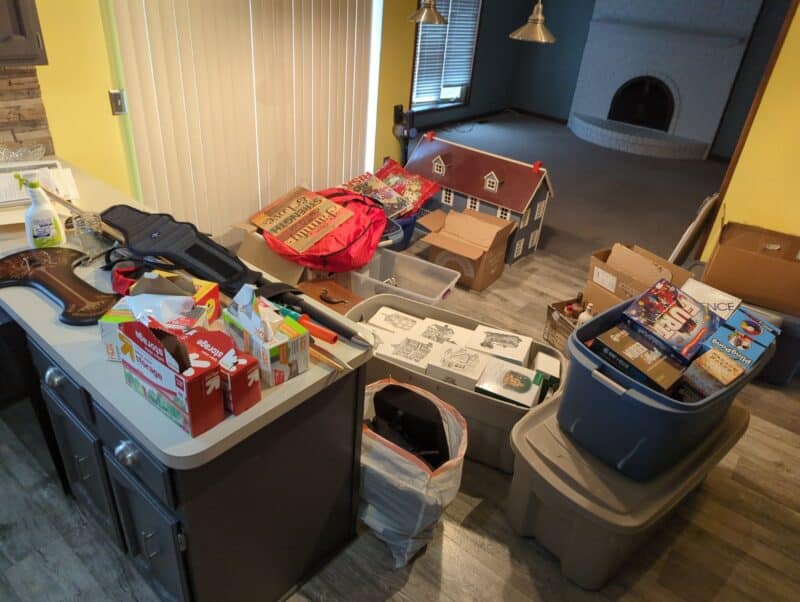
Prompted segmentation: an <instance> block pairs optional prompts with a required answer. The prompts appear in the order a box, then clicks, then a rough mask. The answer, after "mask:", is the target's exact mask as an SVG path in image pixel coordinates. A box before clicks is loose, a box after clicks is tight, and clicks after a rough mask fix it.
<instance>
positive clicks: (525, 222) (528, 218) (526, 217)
mask: <svg viewBox="0 0 800 602" xmlns="http://www.w3.org/2000/svg"><path fill="white" fill-rule="evenodd" d="M529 221H531V210H530V207H529V208H528V209H526V210H525V213H523V214H522V227H523V228H524V227H525V226H527V225H528V222H529Z"/></svg>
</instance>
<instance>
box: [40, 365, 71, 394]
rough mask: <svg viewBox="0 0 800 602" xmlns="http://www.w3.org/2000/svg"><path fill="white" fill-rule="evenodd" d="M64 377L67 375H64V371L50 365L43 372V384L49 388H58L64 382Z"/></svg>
mask: <svg viewBox="0 0 800 602" xmlns="http://www.w3.org/2000/svg"><path fill="white" fill-rule="evenodd" d="M66 378H67V377H66V376H64V373H63V372H62V371H61V370H59V369H58V368H56V367H55V366H50V367H49V368H48V369H47V370H45V372H44V384H46V385H47V386H48V387H50V388H51V389H58V388H59V387H60V386H61V385H62V384H64V380H66Z"/></svg>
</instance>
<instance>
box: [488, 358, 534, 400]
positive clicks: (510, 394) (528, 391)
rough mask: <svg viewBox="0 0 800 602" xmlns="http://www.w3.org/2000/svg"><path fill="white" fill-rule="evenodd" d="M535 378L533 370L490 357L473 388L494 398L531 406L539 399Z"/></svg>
mask: <svg viewBox="0 0 800 602" xmlns="http://www.w3.org/2000/svg"><path fill="white" fill-rule="evenodd" d="M535 378H536V373H535V372H534V371H533V370H528V369H527V368H523V367H521V366H517V365H515V364H512V363H510V362H506V361H503V360H501V359H497V358H491V359H490V360H489V363H488V364H487V365H486V368H485V369H484V371H483V375H481V377H480V379H479V380H478V383H477V384H476V385H475V390H476V391H478V392H479V393H484V394H485V395H489V396H490V397H494V398H496V399H503V400H505V401H511V402H513V403H517V404H519V405H523V406H526V407H532V406H534V405H536V402H537V400H538V399H539V386H538V385H537V384H536V382H535Z"/></svg>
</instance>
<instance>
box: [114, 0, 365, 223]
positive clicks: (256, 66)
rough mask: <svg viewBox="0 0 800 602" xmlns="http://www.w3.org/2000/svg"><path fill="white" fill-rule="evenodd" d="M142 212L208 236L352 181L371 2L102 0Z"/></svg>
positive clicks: (358, 166)
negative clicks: (117, 59)
mask: <svg viewBox="0 0 800 602" xmlns="http://www.w3.org/2000/svg"><path fill="white" fill-rule="evenodd" d="M113 3H114V12H115V22H116V25H117V29H118V35H119V43H120V51H121V55H122V63H123V69H124V74H125V85H126V92H127V100H128V111H129V113H130V117H131V123H132V128H133V138H134V146H135V149H136V160H137V163H138V171H139V178H140V180H141V187H142V197H143V198H142V200H143V202H144V204H145V205H146V206H147V208H148V209H150V210H153V211H159V212H169V213H172V214H173V215H174V216H175V217H176V218H178V219H182V220H189V221H193V222H195V223H196V224H197V226H198V227H199V228H200V229H201V230H203V231H206V232H212V233H219V232H221V231H223V230H224V229H225V228H226V227H227V226H228V225H229V224H231V223H235V222H236V221H241V220H244V219H246V218H247V217H248V216H249V215H251V214H252V213H254V212H255V211H257V210H258V209H259V208H260V207H262V206H264V205H266V204H268V203H269V202H270V201H271V200H273V199H275V198H276V197H278V196H280V195H281V194H283V193H285V192H287V191H288V190H289V189H290V188H292V187H293V186H295V185H304V186H307V187H309V188H312V189H320V188H325V187H328V186H332V185H336V184H340V183H341V182H344V181H347V180H348V179H350V178H351V177H353V176H354V175H357V174H358V173H361V172H362V171H363V169H364V150H365V139H366V131H367V129H366V119H367V118H366V116H367V92H368V80H369V43H370V31H371V23H370V17H371V12H372V7H371V5H372V0H136V1H134V0H113Z"/></svg>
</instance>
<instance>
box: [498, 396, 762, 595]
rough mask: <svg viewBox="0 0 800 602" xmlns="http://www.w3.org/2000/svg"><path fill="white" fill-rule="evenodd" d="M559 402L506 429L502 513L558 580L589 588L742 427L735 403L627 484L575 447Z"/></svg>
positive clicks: (744, 414)
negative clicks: (645, 477) (557, 566)
mask: <svg viewBox="0 0 800 602" xmlns="http://www.w3.org/2000/svg"><path fill="white" fill-rule="evenodd" d="M559 401H560V399H559V398H557V397H556V398H553V399H551V400H550V401H547V402H545V403H544V404H542V405H540V406H538V407H537V408H535V409H534V410H532V411H531V412H530V413H529V414H528V415H527V416H525V418H524V419H522V420H520V421H519V422H518V423H517V425H516V426H515V427H514V428H513V430H512V431H511V445H512V447H513V448H514V453H515V455H516V460H515V464H514V478H513V481H512V483H511V491H510V493H509V499H508V506H507V510H506V512H507V515H508V520H509V522H510V523H511V526H512V527H513V529H514V530H515V531H516V532H517V533H519V534H520V535H526V536H533V537H535V538H536V540H537V541H538V542H539V543H540V544H542V545H543V546H544V547H546V548H547V549H548V550H550V551H551V552H552V553H553V554H555V555H556V556H557V557H558V559H559V560H560V562H561V572H562V573H563V574H564V576H565V577H566V578H567V579H569V580H570V581H573V582H575V583H577V584H578V585H579V586H581V587H583V588H585V589H590V590H596V589H600V588H601V587H603V585H605V583H606V582H607V581H608V580H609V579H610V578H611V577H613V576H614V574H615V573H616V572H617V570H618V569H619V568H620V566H622V564H623V563H624V562H625V561H626V560H627V558H628V557H629V556H630V555H631V554H632V553H633V552H634V551H635V550H636V548H638V547H639V546H640V545H641V544H642V543H644V542H645V541H646V540H647V539H648V538H649V537H650V536H651V535H652V534H653V532H654V530H655V529H656V527H658V526H659V525H660V524H661V523H662V522H663V521H664V519H665V518H666V517H667V516H669V514H670V512H671V511H672V510H673V509H674V508H675V507H676V506H677V505H678V504H679V503H680V502H681V501H682V500H683V499H684V498H685V497H686V496H687V495H688V494H689V493H690V492H691V491H692V490H693V489H694V488H695V487H697V486H698V485H699V484H700V483H701V482H702V481H703V479H704V478H705V476H706V475H707V474H708V473H709V472H710V471H711V469H712V468H714V467H715V466H716V465H717V464H718V463H719V461H720V460H721V459H722V458H723V457H724V456H725V454H727V453H728V451H730V449H731V448H732V447H733V446H734V445H735V444H736V442H737V441H738V440H739V438H740V437H741V436H742V435H743V434H744V432H745V430H747V424H748V422H749V420H750V414H749V412H748V411H747V410H746V409H745V408H744V407H742V406H741V405H739V404H738V403H736V402H734V404H733V405H732V406H731V408H730V410H729V411H728V413H727V415H726V417H725V419H724V420H723V421H722V422H721V423H720V425H719V426H717V427H716V429H714V430H713V431H712V432H711V433H710V434H709V435H708V437H707V438H706V439H705V441H703V442H702V443H701V444H700V445H699V446H698V447H697V448H696V449H695V450H694V451H693V452H691V453H690V454H689V455H688V456H686V457H684V459H683V460H682V461H681V462H680V463H679V464H677V465H675V467H674V468H672V469H670V470H668V471H667V472H665V473H662V474H661V475H660V476H659V477H657V478H656V479H654V480H652V481H647V482H644V483H641V482H637V481H632V480H630V479H628V478H627V477H625V476H623V475H621V474H620V473H618V472H616V471H615V470H613V469H612V468H609V467H608V466H606V465H605V464H603V463H602V462H600V461H599V460H596V459H595V458H593V457H592V456H590V455H589V454H588V453H587V452H585V451H583V450H582V449H580V448H579V447H577V446H576V445H575V444H574V443H572V442H571V441H570V439H569V438H568V437H567V436H566V435H565V434H564V433H563V432H562V431H561V429H560V428H559V426H558V422H557V421H556V412H557V410H558V405H559Z"/></svg>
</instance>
